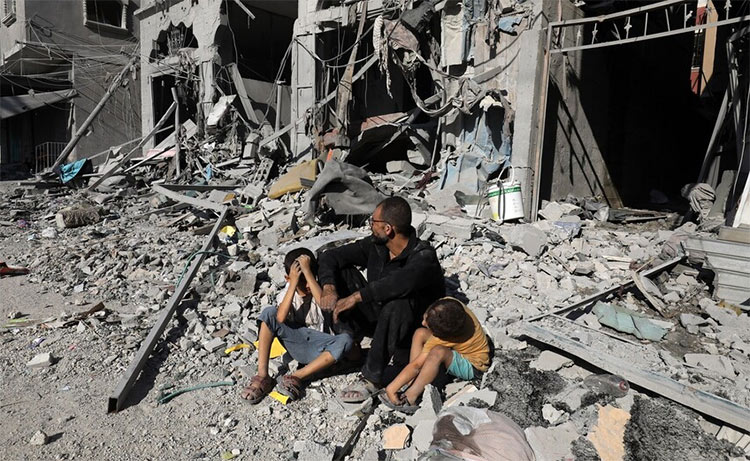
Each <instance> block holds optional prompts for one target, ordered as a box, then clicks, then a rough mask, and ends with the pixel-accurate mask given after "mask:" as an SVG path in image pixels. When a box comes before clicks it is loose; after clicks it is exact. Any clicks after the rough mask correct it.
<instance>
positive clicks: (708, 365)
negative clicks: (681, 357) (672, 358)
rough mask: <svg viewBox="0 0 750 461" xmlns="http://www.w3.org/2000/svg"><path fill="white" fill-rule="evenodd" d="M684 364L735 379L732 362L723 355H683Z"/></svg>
mask: <svg viewBox="0 0 750 461" xmlns="http://www.w3.org/2000/svg"><path fill="white" fill-rule="evenodd" d="M685 363H687V364H688V365H690V366H692V367H700V368H704V369H706V370H709V371H713V372H716V373H718V374H720V375H722V376H726V377H728V378H734V377H735V371H734V366H732V361H731V360H730V359H729V358H728V357H725V356H723V355H712V354H685Z"/></svg>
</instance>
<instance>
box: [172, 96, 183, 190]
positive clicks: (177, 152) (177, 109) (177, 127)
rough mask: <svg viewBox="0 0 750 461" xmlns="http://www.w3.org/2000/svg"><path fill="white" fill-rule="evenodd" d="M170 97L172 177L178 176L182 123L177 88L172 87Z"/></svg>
mask: <svg viewBox="0 0 750 461" xmlns="http://www.w3.org/2000/svg"><path fill="white" fill-rule="evenodd" d="M172 99H174V104H175V109H174V164H175V165H174V166H175V174H174V177H175V178H176V177H178V176H180V142H181V137H180V133H181V131H182V125H180V98H179V96H178V95H177V88H175V87H172Z"/></svg>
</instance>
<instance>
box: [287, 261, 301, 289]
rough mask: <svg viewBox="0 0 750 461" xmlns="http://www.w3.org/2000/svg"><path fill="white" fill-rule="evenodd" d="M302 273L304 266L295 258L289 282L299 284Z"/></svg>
mask: <svg viewBox="0 0 750 461" xmlns="http://www.w3.org/2000/svg"><path fill="white" fill-rule="evenodd" d="M300 274H302V266H301V265H300V263H299V259H295V260H294V262H293V263H292V267H290V268H289V284H290V285H292V286H295V287H296V286H297V285H299V277H300Z"/></svg>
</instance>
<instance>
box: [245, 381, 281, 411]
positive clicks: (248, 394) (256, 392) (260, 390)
mask: <svg viewBox="0 0 750 461" xmlns="http://www.w3.org/2000/svg"><path fill="white" fill-rule="evenodd" d="M275 385H276V381H274V380H273V379H271V377H270V376H266V377H265V378H261V377H260V376H258V375H255V376H253V377H252V378H251V379H250V382H249V383H248V384H247V386H245V388H244V389H243V390H242V393H241V394H240V397H242V398H243V399H245V400H247V401H248V402H250V403H251V404H253V405H255V404H256V403H258V402H260V401H261V400H263V397H265V396H266V395H268V393H269V392H271V391H272V390H273V388H274V386H275Z"/></svg>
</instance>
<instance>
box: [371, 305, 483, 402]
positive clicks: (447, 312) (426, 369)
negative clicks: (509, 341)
mask: <svg viewBox="0 0 750 461" xmlns="http://www.w3.org/2000/svg"><path fill="white" fill-rule="evenodd" d="M422 326H423V327H424V328H419V329H417V331H416V332H414V337H413V338H412V342H411V353H410V361H409V364H408V365H407V366H406V367H405V368H404V369H403V370H402V371H401V373H399V375H398V376H396V378H395V379H394V380H393V381H392V382H391V383H390V384H389V385H388V386H387V387H386V388H385V395H383V394H381V395H380V399H381V400H382V401H383V403H385V404H386V405H387V406H388V407H390V408H392V409H394V410H399V411H402V412H405V413H413V412H414V411H416V410H417V409H418V408H419V407H418V406H417V403H418V400H419V398H420V397H421V396H422V392H423V391H424V388H425V386H427V385H428V384H430V383H432V382H433V381H434V380H435V378H436V377H437V375H438V372H439V371H440V367H441V366H444V367H445V368H446V369H447V371H448V374H449V375H452V376H455V377H457V378H459V379H463V380H467V381H469V380H472V379H474V378H475V377H478V376H479V375H480V374H481V373H483V372H485V371H487V369H488V368H489V366H490V347H489V343H488V342H487V336H486V335H485V334H484V330H483V329H482V326H481V325H480V324H479V320H477V318H476V316H475V315H474V313H473V312H471V310H469V308H468V307H466V306H465V305H464V304H463V303H462V302H461V301H459V300H457V299H455V298H451V297H446V298H441V299H438V300H437V301H435V302H434V303H433V304H432V305H431V306H430V307H428V308H427V311H426V312H425V314H424V317H423V319H422ZM409 383H411V385H410V386H409V387H408V388H407V389H406V390H405V391H404V392H403V393H400V392H399V391H400V390H401V388H402V387H404V386H405V385H407V384H409Z"/></svg>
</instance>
